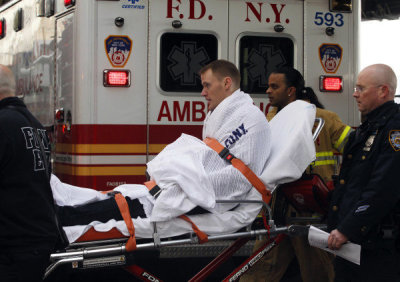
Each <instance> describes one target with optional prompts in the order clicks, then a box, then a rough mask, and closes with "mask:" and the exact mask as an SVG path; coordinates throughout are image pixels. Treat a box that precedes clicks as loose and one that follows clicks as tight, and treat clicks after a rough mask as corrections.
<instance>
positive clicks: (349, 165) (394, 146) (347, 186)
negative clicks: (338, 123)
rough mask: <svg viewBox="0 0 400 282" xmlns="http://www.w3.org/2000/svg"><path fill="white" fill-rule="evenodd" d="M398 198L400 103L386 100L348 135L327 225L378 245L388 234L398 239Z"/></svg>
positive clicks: (360, 242) (354, 237)
mask: <svg viewBox="0 0 400 282" xmlns="http://www.w3.org/2000/svg"><path fill="white" fill-rule="evenodd" d="M399 199H400V112H399V105H397V104H395V103H394V102H387V103H385V104H383V105H382V106H380V107H378V108H377V109H375V110H373V111H372V112H370V113H369V114H368V115H367V119H366V120H365V122H363V123H362V125H361V126H360V127H359V128H358V129H357V130H356V131H355V132H352V134H351V135H350V137H349V141H348V143H347V144H346V147H345V149H344V153H343V164H342V167H341V171H340V175H339V180H338V183H337V185H336V187H335V190H334V192H333V195H332V199H331V204H330V211H329V217H328V229H330V230H333V229H335V228H337V229H338V230H339V231H340V232H341V233H343V234H344V235H346V236H347V238H348V239H349V240H350V241H352V242H355V243H359V244H361V245H362V246H363V247H368V246H371V247H374V246H376V244H377V243H379V242H380V241H381V240H382V239H383V238H385V237H388V238H389V237H391V238H393V234H389V233H390V232H391V231H393V230H394V229H395V227H396V225H397V226H398V224H400V223H396V222H395V220H394V217H395V216H396V213H397V211H396V209H397V210H398V209H399ZM385 229H388V230H385ZM386 231H388V232H386ZM394 236H397V235H394Z"/></svg>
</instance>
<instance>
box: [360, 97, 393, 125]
mask: <svg viewBox="0 0 400 282" xmlns="http://www.w3.org/2000/svg"><path fill="white" fill-rule="evenodd" d="M398 110H399V105H397V104H396V103H395V102H394V101H389V102H386V103H384V104H383V105H381V106H379V107H378V108H376V109H374V110H373V111H371V112H370V113H368V114H367V119H366V120H365V122H363V124H364V123H368V124H369V125H370V126H371V125H372V126H373V127H374V128H380V127H382V126H383V125H385V124H386V122H387V121H388V120H389V119H390V117H392V115H394V114H395V113H396V112H398Z"/></svg>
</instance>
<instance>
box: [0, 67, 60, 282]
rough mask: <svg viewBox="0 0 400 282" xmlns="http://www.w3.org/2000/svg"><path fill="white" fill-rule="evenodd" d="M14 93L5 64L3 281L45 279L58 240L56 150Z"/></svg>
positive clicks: (0, 157) (0, 135)
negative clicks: (52, 168)
mask: <svg viewBox="0 0 400 282" xmlns="http://www.w3.org/2000/svg"><path fill="white" fill-rule="evenodd" d="M14 93H15V79H14V76H13V74H12V72H11V71H10V69H8V68H7V67H5V66H2V65H0V195H1V196H0V281H2V282H4V281H13V282H15V281H21V282H22V281H41V280H42V277H43V273H44V270H45V267H46V266H47V265H48V263H49V255H50V253H51V252H52V251H53V250H54V246H55V244H56V241H57V238H58V231H57V227H56V226H57V225H56V220H55V213H54V202H53V196H52V192H51V188H50V183H49V176H48V175H46V173H49V172H48V169H47V168H46V166H47V165H48V155H49V153H50V147H49V142H48V138H47V136H46V131H45V129H44V128H43V126H42V125H41V124H40V123H39V121H37V120H36V119H35V118H34V117H33V116H32V114H31V113H30V112H29V111H28V109H27V108H26V106H25V104H24V103H23V102H22V101H21V100H20V99H18V98H17V97H15V94H14ZM39 142H41V143H42V146H41V145H40V143H39ZM41 147H42V148H41ZM43 151H46V153H45V155H47V156H43V153H42V152H43ZM45 162H47V164H46V163H45Z"/></svg>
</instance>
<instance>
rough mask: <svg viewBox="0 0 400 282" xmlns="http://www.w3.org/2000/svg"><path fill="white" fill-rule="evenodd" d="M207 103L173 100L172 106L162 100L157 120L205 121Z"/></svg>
mask: <svg viewBox="0 0 400 282" xmlns="http://www.w3.org/2000/svg"><path fill="white" fill-rule="evenodd" d="M205 118H206V104H205V103H204V102H200V101H191V102H190V101H184V102H180V101H173V102H172V106H171V105H170V104H168V102H167V101H162V103H161V108H160V111H159V113H158V117H157V121H198V122H200V121H203V120H204V119H205Z"/></svg>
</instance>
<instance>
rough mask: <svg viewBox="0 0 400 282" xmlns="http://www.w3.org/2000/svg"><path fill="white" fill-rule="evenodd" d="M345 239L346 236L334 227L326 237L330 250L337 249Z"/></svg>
mask: <svg viewBox="0 0 400 282" xmlns="http://www.w3.org/2000/svg"><path fill="white" fill-rule="evenodd" d="M347 241H348V239H347V237H346V236H345V235H344V234H343V233H341V232H339V230H337V229H335V230H333V231H332V232H331V234H330V235H329V237H328V248H329V249H331V250H339V249H340V248H341V247H342V245H343V244H344V243H346V242H347Z"/></svg>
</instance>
